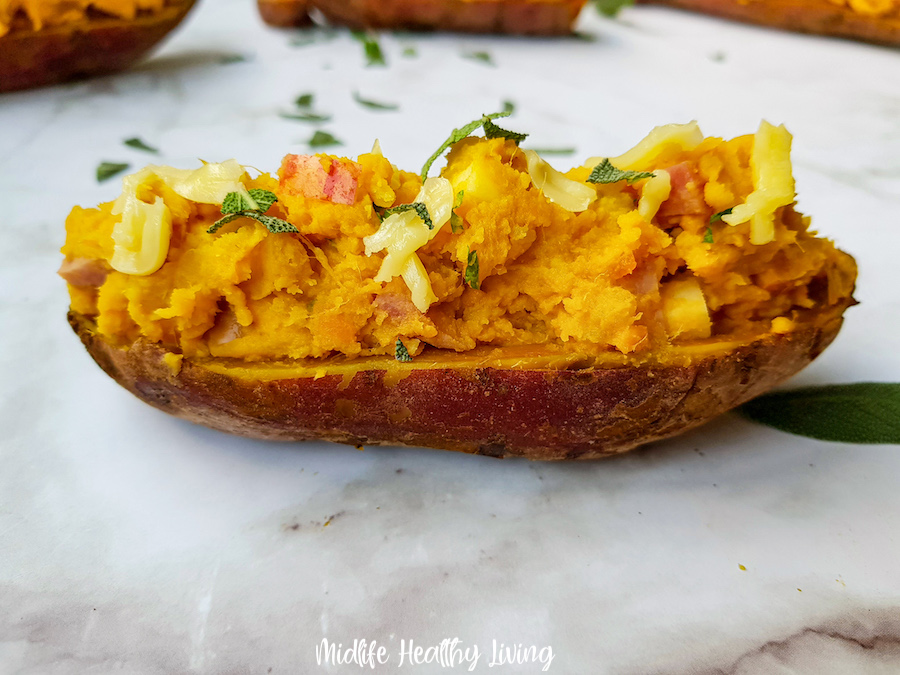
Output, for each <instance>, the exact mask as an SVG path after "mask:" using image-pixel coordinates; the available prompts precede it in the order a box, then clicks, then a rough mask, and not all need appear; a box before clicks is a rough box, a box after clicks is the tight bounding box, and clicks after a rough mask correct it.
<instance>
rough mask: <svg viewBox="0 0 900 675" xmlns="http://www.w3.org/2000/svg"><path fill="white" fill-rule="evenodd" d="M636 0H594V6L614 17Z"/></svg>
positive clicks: (604, 14) (606, 14) (604, 13)
mask: <svg viewBox="0 0 900 675" xmlns="http://www.w3.org/2000/svg"><path fill="white" fill-rule="evenodd" d="M633 4H634V0H593V5H594V8H595V9H596V10H597V11H598V12H600V13H601V14H602V15H603V16H607V17H610V18H612V17H614V16H616V15H617V14H618V13H619V12H620V11H622V8H623V7H630V6H631V5H633Z"/></svg>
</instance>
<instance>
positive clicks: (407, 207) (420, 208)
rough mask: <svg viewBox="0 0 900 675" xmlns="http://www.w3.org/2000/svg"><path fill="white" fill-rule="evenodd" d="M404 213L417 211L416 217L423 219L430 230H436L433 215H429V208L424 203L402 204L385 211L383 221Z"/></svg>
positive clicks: (382, 215) (382, 216)
mask: <svg viewBox="0 0 900 675" xmlns="http://www.w3.org/2000/svg"><path fill="white" fill-rule="evenodd" d="M404 211H415V212H416V215H417V216H419V218H421V219H422V222H423V223H425V227H427V228H428V229H429V230H433V229H434V222H432V220H431V215H430V214H429V213H428V208H427V207H426V206H425V203H424V202H413V203H412V204H400V205H399V206H394V207H392V208H389V209H385V210H384V211H383V212H382V214H381V219H382V220H384V219H385V218H387V217H388V216H391V215H394V214H395V213H403V212H404Z"/></svg>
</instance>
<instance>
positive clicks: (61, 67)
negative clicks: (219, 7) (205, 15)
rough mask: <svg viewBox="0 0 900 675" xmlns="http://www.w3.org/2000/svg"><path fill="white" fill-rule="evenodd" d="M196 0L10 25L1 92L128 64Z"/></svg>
mask: <svg viewBox="0 0 900 675" xmlns="http://www.w3.org/2000/svg"><path fill="white" fill-rule="evenodd" d="M193 5H194V0H178V2H176V3H174V4H170V5H167V6H166V7H164V8H163V9H162V10H161V11H159V12H156V13H154V14H140V15H138V16H137V17H135V18H134V19H133V20H130V21H128V20H124V19H116V18H91V19H89V20H87V21H83V22H79V23H72V24H64V25H60V26H51V27H47V28H43V29H41V30H39V31H35V30H33V29H32V28H31V27H30V26H26V25H24V23H22V24H18V25H14V26H13V28H12V30H11V31H10V32H9V33H7V34H6V35H5V36H3V37H0V92H4V91H15V90H19V89H29V88H32V87H42V86H46V85H50V84H57V83H59V82H66V81H68V80H74V79H80V78H83V77H86V76H90V75H102V74H105V73H111V72H115V71H119V70H124V69H125V68H128V67H129V66H131V65H132V64H133V63H135V62H136V61H137V60H138V59H140V58H141V57H142V56H144V55H145V54H146V53H147V52H148V51H150V49H151V48H153V47H154V46H155V45H156V44H157V43H158V42H159V41H160V40H162V39H163V38H164V37H165V36H166V35H167V34H168V33H169V32H171V31H172V29H174V28H175V27H176V26H177V25H178V24H179V23H181V21H182V19H184V17H185V16H186V15H187V13H188V11H190V9H191V7H193Z"/></svg>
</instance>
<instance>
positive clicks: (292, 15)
mask: <svg viewBox="0 0 900 675" xmlns="http://www.w3.org/2000/svg"><path fill="white" fill-rule="evenodd" d="M256 6H257V7H258V8H259V15H260V16H261V17H262V20H263V21H265V22H266V23H267V24H269V25H270V26H280V27H283V28H290V27H300V26H308V25H310V24H311V23H312V21H311V20H310V18H309V14H308V12H309V10H310V9H311V7H310V6H309V2H307V0H257V3H256Z"/></svg>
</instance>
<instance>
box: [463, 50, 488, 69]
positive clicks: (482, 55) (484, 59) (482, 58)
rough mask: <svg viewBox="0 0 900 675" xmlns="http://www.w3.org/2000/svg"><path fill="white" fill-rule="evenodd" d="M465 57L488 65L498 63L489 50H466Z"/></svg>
mask: <svg viewBox="0 0 900 675" xmlns="http://www.w3.org/2000/svg"><path fill="white" fill-rule="evenodd" d="M463 58H465V59H470V60H472V61H478V62H480V63H483V64H485V65H488V66H493V65H496V64H495V63H494V59H493V58H492V57H491V55H490V54H489V53H488V52H465V53H464V54H463Z"/></svg>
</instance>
